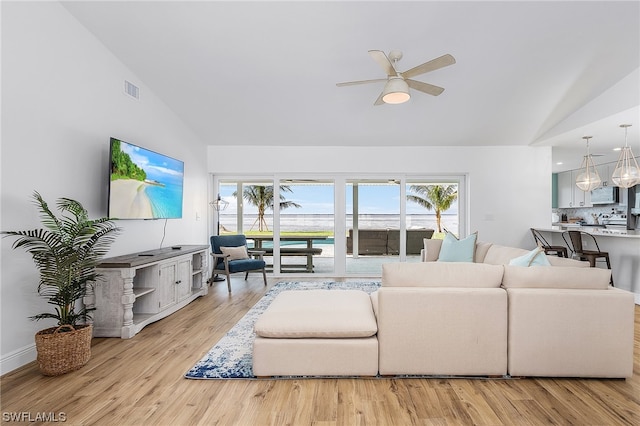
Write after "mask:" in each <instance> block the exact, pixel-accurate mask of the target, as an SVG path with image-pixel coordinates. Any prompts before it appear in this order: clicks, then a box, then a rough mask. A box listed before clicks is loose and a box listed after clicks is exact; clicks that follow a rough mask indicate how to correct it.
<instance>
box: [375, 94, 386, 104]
mask: <svg viewBox="0 0 640 426" xmlns="http://www.w3.org/2000/svg"><path fill="white" fill-rule="evenodd" d="M382 95H384V92H381V93H380V96H378V99H376V101H375V102H374V103H373V105H376V106H377V105H384V101H383V100H382Z"/></svg>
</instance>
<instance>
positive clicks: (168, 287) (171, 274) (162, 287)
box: [156, 262, 177, 310]
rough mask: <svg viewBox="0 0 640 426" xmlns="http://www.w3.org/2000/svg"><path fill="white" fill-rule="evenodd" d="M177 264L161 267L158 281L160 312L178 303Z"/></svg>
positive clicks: (167, 264) (166, 264)
mask: <svg viewBox="0 0 640 426" xmlns="http://www.w3.org/2000/svg"><path fill="white" fill-rule="evenodd" d="M176 267H177V264H176V263H175V262H172V263H165V264H162V265H161V266H160V277H159V280H158V289H157V290H156V291H158V292H159V294H158V307H159V308H160V310H162V309H164V308H166V307H168V306H171V305H173V304H175V303H176V280H177V270H176Z"/></svg>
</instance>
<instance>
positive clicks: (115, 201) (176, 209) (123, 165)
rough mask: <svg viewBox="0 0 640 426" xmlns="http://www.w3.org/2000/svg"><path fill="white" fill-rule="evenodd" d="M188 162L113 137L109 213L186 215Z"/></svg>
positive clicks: (119, 215) (138, 216)
mask: <svg viewBox="0 0 640 426" xmlns="http://www.w3.org/2000/svg"><path fill="white" fill-rule="evenodd" d="M183 178H184V163H183V162H182V161H179V160H176V159H173V158H171V157H167V156H165V155H162V154H158V153H156V152H153V151H149V150H147V149H144V148H141V147H139V146H136V145H133V144H130V143H127V142H125V141H121V140H118V139H111V184H110V185H111V186H110V190H109V216H110V217H112V218H115V219H163V218H180V217H182V185H183Z"/></svg>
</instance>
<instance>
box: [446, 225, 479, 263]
mask: <svg viewBox="0 0 640 426" xmlns="http://www.w3.org/2000/svg"><path fill="white" fill-rule="evenodd" d="M477 239H478V233H477V232H476V233H473V234H471V235H469V236H468V237H466V238H463V239H461V240H459V239H457V238H456V237H455V236H453V234H451V233H447V234H446V235H445V236H444V241H442V246H441V247H440V256H438V262H473V259H474V257H475V253H476V240H477Z"/></svg>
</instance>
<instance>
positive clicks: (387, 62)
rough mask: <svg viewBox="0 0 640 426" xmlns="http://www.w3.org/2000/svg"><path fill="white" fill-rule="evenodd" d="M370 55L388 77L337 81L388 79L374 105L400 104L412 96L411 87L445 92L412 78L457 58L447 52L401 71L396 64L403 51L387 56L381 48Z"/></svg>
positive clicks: (393, 52)
mask: <svg viewBox="0 0 640 426" xmlns="http://www.w3.org/2000/svg"><path fill="white" fill-rule="evenodd" d="M369 55H370V56H371V57H372V58H373V60H374V61H376V62H377V63H378V65H380V66H381V67H382V70H383V71H384V72H385V73H386V74H387V78H386V79H383V78H380V79H375V80H361V81H348V82H346V83H337V84H336V86H338V87H342V86H354V85H356V84H368V83H379V82H383V81H386V84H385V85H384V89H383V90H382V93H380V96H378V99H376V101H375V102H374V105H382V104H385V103H387V104H400V103H403V102H406V101H408V100H409V98H410V97H411V95H410V94H409V87H411V88H412V89H415V90H418V91H420V92H423V93H426V94H428V95H432V96H438V95H439V94H441V93H442V92H444V88H442V87H438V86H434V85H433V84H429V83H423V82H422V81H417V80H412V79H411V78H412V77H415V76H417V75H420V74H425V73H428V72H430V71H434V70H437V69H440V68H443V67H446V66H449V65H453V64H455V63H456V60H455V58H454V57H453V56H451V55H449V54H448V53H447V54H446V55H442V56H440V57H439V58H436V59H432V60H430V61H428V62H425V63H424V64H422V65H418V66H417V67H413V68H411V69H410V70H408V71H405V72H399V71H398V70H397V69H396V65H397V63H398V61H399V60H400V59H402V52H400V51H398V50H392V51H391V52H389V56H388V57H387V55H386V54H385V53H384V52H383V51H381V50H370V51H369Z"/></svg>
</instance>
